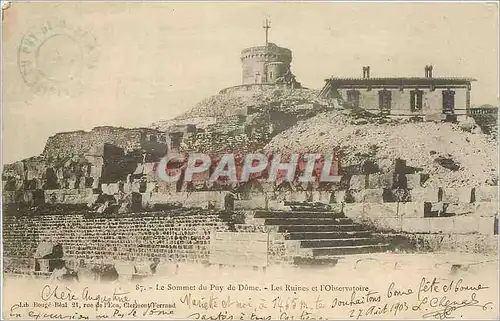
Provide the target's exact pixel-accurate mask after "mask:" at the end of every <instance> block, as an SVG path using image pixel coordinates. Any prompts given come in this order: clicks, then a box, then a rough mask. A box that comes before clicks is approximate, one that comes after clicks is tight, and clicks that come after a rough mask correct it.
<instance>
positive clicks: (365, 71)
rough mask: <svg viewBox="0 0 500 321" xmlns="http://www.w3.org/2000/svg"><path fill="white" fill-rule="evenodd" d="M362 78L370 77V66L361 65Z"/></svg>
mask: <svg viewBox="0 0 500 321" xmlns="http://www.w3.org/2000/svg"><path fill="white" fill-rule="evenodd" d="M363 78H370V66H363Z"/></svg>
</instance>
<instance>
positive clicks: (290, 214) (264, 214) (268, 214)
mask: <svg viewBox="0 0 500 321" xmlns="http://www.w3.org/2000/svg"><path fill="white" fill-rule="evenodd" d="M254 217H255V218H337V217H339V218H340V217H345V216H344V215H343V214H341V213H335V212H325V211H323V212H309V211H303V212H295V211H256V212H255V215H254Z"/></svg>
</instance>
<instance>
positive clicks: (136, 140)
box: [43, 126, 161, 157]
mask: <svg viewBox="0 0 500 321" xmlns="http://www.w3.org/2000/svg"><path fill="white" fill-rule="evenodd" d="M159 133H161V132H159V131H157V130H155V129H149V128H133V129H129V128H123V127H112V126H103V127H95V128H93V129H92V130H91V131H89V132H86V131H83V130H80V131H74V132H66V133H58V134H56V135H54V136H51V137H49V139H48V140H47V143H46V144H45V149H44V150H43V155H44V156H51V157H55V156H58V155H59V156H65V155H68V154H70V155H71V154H83V153H86V152H88V151H91V150H92V149H93V148H95V147H98V146H101V145H102V144H104V143H108V144H113V145H115V146H118V147H120V148H123V149H125V150H134V149H138V148H140V146H141V141H142V140H143V139H144V138H143V137H142V135H145V134H159Z"/></svg>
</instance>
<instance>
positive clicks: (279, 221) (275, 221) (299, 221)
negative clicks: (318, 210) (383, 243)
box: [264, 217, 352, 225]
mask: <svg viewBox="0 0 500 321" xmlns="http://www.w3.org/2000/svg"><path fill="white" fill-rule="evenodd" d="M264 224H265V225H320V224H321V225H338V224H352V219H350V218H313V217H312V218H266V219H265V223H264Z"/></svg>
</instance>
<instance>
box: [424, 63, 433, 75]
mask: <svg viewBox="0 0 500 321" xmlns="http://www.w3.org/2000/svg"><path fill="white" fill-rule="evenodd" d="M425 78H432V65H429V66H425Z"/></svg>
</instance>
